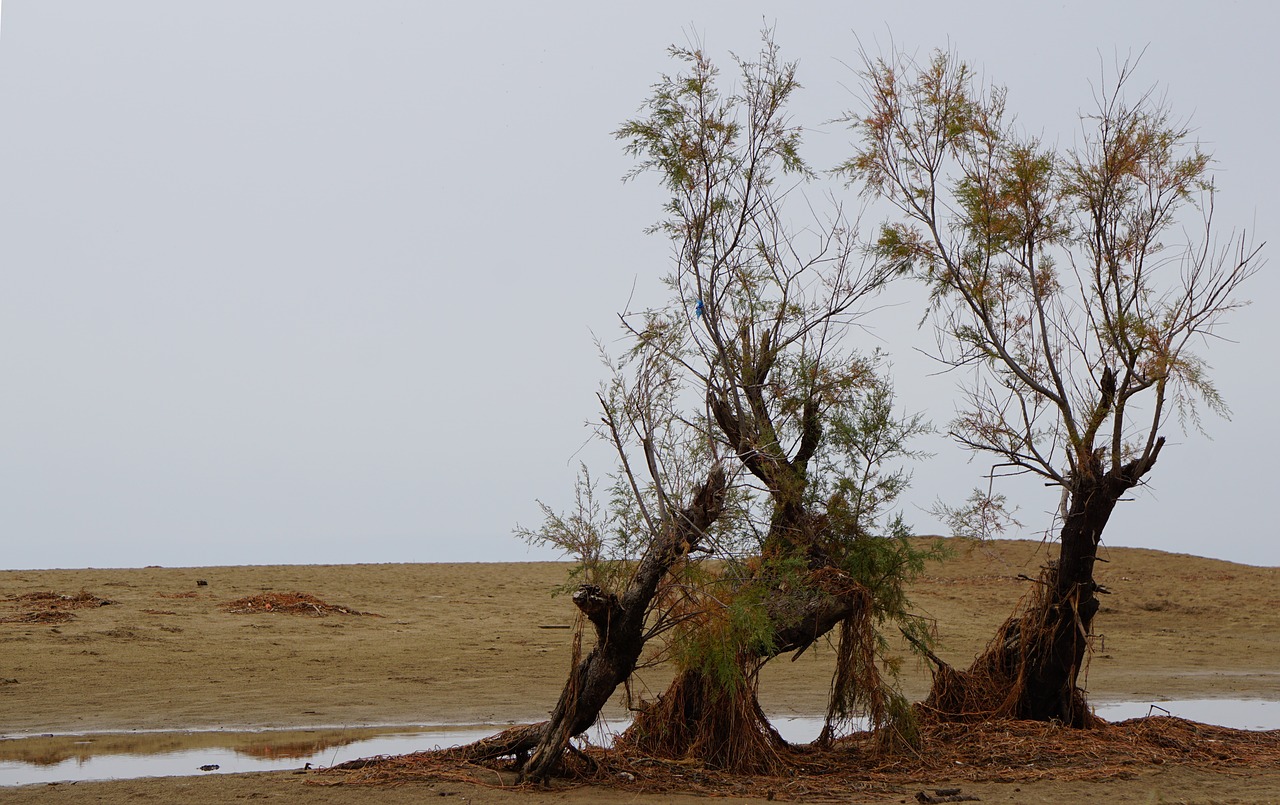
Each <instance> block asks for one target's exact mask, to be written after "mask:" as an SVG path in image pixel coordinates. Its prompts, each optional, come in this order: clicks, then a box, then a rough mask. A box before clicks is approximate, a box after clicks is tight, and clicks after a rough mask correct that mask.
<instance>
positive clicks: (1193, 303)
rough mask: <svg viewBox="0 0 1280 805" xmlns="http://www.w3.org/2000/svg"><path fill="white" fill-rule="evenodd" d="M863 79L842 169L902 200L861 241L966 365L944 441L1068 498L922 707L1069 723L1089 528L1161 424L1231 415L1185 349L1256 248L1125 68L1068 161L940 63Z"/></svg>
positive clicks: (1088, 611)
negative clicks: (989, 635)
mask: <svg viewBox="0 0 1280 805" xmlns="http://www.w3.org/2000/svg"><path fill="white" fill-rule="evenodd" d="M862 79H863V82H864V84H863V86H864V92H865V101H866V109H865V111H864V112H863V113H861V114H858V115H853V116H850V118H849V120H850V122H851V123H852V125H853V128H854V130H855V131H856V133H857V135H858V137H859V140H858V144H857V146H856V151H855V154H854V155H853V157H852V158H850V159H849V160H848V161H847V163H846V164H845V165H844V166H843V171H844V173H845V174H846V176H847V177H848V178H849V179H850V180H853V181H856V182H859V183H861V185H862V187H863V188H864V189H865V192H866V193H868V194H870V195H872V196H874V197H876V198H879V199H883V200H887V201H888V202H890V203H891V204H892V205H894V206H895V207H896V208H897V211H898V213H899V216H898V217H897V219H896V220H892V221H891V222H889V223H887V224H885V225H884V226H883V228H882V229H881V231H880V234H879V238H878V241H877V242H876V243H875V246H874V250H875V252H876V254H877V255H878V256H879V257H880V259H882V260H885V261H889V262H891V263H893V264H896V265H897V266H899V267H901V268H902V269H903V270H909V271H912V272H914V273H915V275H916V276H918V277H919V278H920V279H922V280H923V281H924V282H925V283H927V285H928V287H929V290H930V293H931V296H930V301H931V310H932V314H933V321H934V323H935V325H936V328H937V331H938V333H939V335H940V338H939V357H940V358H941V359H942V360H943V361H945V362H947V363H949V364H951V365H952V366H954V367H966V368H968V369H971V370H972V372H971V374H968V375H966V376H967V377H970V378H971V380H970V381H968V382H967V383H965V384H963V386H962V395H963V401H962V404H961V406H960V413H959V416H958V417H957V418H956V419H955V421H954V422H953V423H952V424H951V434H952V435H953V436H954V437H955V439H956V440H957V441H958V442H959V443H960V444H962V445H963V446H965V447H966V448H968V449H970V450H973V451H977V452H979V453H983V454H989V455H992V456H994V457H995V458H996V460H997V461H998V463H1000V464H1004V465H1011V466H1013V467H1015V468H1018V469H1019V470H1022V471H1025V472H1029V473H1034V474H1036V475H1039V476H1042V477H1043V478H1044V479H1045V481H1046V483H1047V484H1050V485H1054V486H1057V487H1061V489H1062V490H1063V492H1064V498H1063V501H1064V504H1063V506H1062V508H1061V512H1060V520H1059V521H1058V523H1057V527H1058V537H1059V542H1060V545H1059V552H1058V557H1057V560H1056V561H1055V562H1051V563H1050V565H1049V567H1047V568H1046V569H1045V571H1044V572H1043V574H1042V575H1041V578H1040V580H1039V589H1038V591H1037V592H1036V594H1034V595H1032V596H1030V597H1029V599H1028V600H1029V604H1027V605H1026V606H1025V609H1024V610H1023V611H1022V612H1020V613H1017V614H1015V616H1013V617H1012V618H1011V619H1010V620H1009V621H1008V622H1007V623H1006V624H1005V625H1004V626H1003V627H1002V629H1001V631H1000V633H999V634H998V635H997V638H996V639H995V640H994V641H993V642H992V644H991V646H990V647H989V648H988V650H987V653H986V654H984V655H983V656H982V657H980V658H979V659H978V660H977V661H976V662H975V663H974V665H973V666H972V667H971V668H970V669H969V671H968V672H967V674H961V673H958V672H955V671H953V670H952V669H950V668H946V667H940V668H939V671H940V673H939V674H937V675H935V686H934V691H933V694H932V696H931V698H930V700H929V701H928V702H927V704H928V705H929V706H932V707H934V708H936V709H938V710H939V711H942V712H944V713H948V714H951V715H963V714H966V713H970V714H975V715H976V714H982V715H990V714H991V713H993V712H1000V713H1004V714H1007V715H1013V716H1017V717H1024V718H1033V719H1042V720H1048V719H1059V720H1061V721H1063V722H1065V723H1068V724H1076V725H1083V724H1085V723H1087V722H1088V721H1089V720H1090V718H1091V716H1090V714H1089V711H1088V708H1087V706H1086V704H1085V701H1084V697H1083V694H1082V692H1081V691H1080V690H1079V688H1078V687H1077V675H1078V674H1079V672H1080V670H1081V668H1082V665H1083V663H1084V660H1085V652H1086V645H1087V642H1088V638H1089V636H1090V634H1091V630H1092V627H1093V620H1094V616H1095V614H1096V613H1097V611H1098V608H1099V603H1098V599H1097V595H1098V593H1100V592H1105V591H1104V590H1102V589H1101V588H1100V587H1099V586H1098V584H1097V583H1096V581H1095V579H1094V572H1093V571H1094V563H1095V561H1096V559H1097V551H1098V546H1099V543H1100V541H1101V539H1102V534H1103V530H1104V528H1105V527H1106V525H1107V521H1108V519H1109V518H1110V516H1111V513H1112V511H1113V509H1114V508H1115V506H1116V504H1117V502H1118V501H1119V500H1120V499H1121V497H1122V496H1124V495H1125V494H1126V493H1127V492H1129V491H1130V490H1131V489H1133V488H1134V487H1136V486H1138V485H1139V484H1142V483H1144V482H1145V479H1146V478H1147V477H1148V475H1149V473H1150V472H1151V470H1152V468H1153V467H1154V466H1155V464H1156V461H1157V460H1158V459H1159V458H1160V456H1161V455H1162V453H1163V451H1164V447H1165V435H1164V432H1165V430H1166V428H1167V426H1168V424H1169V422H1170V419H1171V418H1174V417H1175V416H1176V418H1177V419H1179V420H1181V422H1182V423H1183V426H1184V427H1185V426H1186V425H1187V424H1188V423H1190V424H1192V425H1194V426H1197V427H1198V426H1199V424H1200V420H1199V410H1200V407H1199V406H1202V405H1203V406H1206V407H1207V408H1208V409H1209V410H1211V411H1214V412H1217V413H1219V414H1223V415H1225V414H1226V413H1227V408H1226V405H1225V403H1224V402H1223V400H1222V398H1221V397H1220V396H1219V393H1218V391H1217V389H1216V388H1215V387H1214V385H1213V383H1212V382H1211V380H1210V377H1209V373H1208V367H1207V365H1206V363H1205V362H1204V360H1203V359H1202V358H1201V357H1200V356H1199V355H1198V354H1197V353H1196V352H1195V350H1196V349H1197V348H1199V347H1200V346H1202V345H1203V344H1204V343H1205V342H1206V340H1207V338H1208V337H1209V336H1212V335H1213V333H1214V331H1215V328H1216V327H1217V326H1218V325H1219V324H1220V322H1221V321H1222V320H1223V318H1224V316H1226V315H1227V314H1228V313H1230V312H1231V311H1233V310H1235V309H1236V308H1238V307H1239V306H1240V305H1241V304H1243V303H1242V302H1241V301H1240V299H1239V297H1238V296H1237V292H1238V290H1239V287H1240V285H1241V283H1243V282H1244V281H1245V280H1246V279H1248V278H1249V276H1250V275H1251V274H1253V273H1254V272H1255V271H1256V270H1257V269H1258V268H1259V266H1260V261H1259V248H1260V247H1254V246H1253V245H1252V244H1251V243H1250V242H1249V241H1248V240H1247V239H1246V238H1245V237H1244V236H1243V235H1240V236H1236V235H1232V236H1231V237H1228V238H1225V239H1220V238H1219V236H1218V234H1217V232H1216V231H1215V228H1214V226H1213V199H1214V185H1213V182H1212V179H1211V175H1210V166H1211V162H1210V158H1209V156H1208V155H1207V154H1206V153H1204V152H1203V151H1202V150H1201V149H1200V148H1199V146H1198V145H1197V144H1196V143H1195V142H1193V141H1192V139H1191V137H1190V132H1189V129H1188V128H1187V127H1186V125H1185V124H1183V123H1180V122H1178V121H1177V120H1175V119H1174V118H1173V116H1172V114H1171V112H1170V110H1169V109H1168V108H1167V106H1166V105H1164V104H1163V103H1162V102H1161V101H1159V100H1158V99H1157V98H1155V97H1154V96H1153V95H1151V94H1150V93H1144V94H1139V95H1138V96H1137V99H1136V100H1134V101H1130V100H1127V96H1128V94H1129V92H1128V90H1129V85H1130V84H1131V83H1132V65H1131V64H1125V65H1123V66H1122V67H1121V68H1120V69H1119V71H1118V74H1117V77H1116V78H1115V80H1114V81H1113V82H1111V83H1110V84H1109V87H1110V89H1109V90H1108V91H1107V92H1105V94H1101V95H1100V96H1099V97H1098V98H1097V109H1096V110H1094V111H1092V112H1090V113H1088V114H1084V115H1082V117H1081V123H1082V127H1081V128H1082V135H1081V136H1082V140H1081V142H1080V144H1079V145H1078V146H1076V147H1073V148H1062V149H1059V148H1054V147H1050V146H1048V145H1046V144H1045V143H1043V142H1041V141H1040V140H1038V139H1037V138H1035V137H1029V136H1026V135H1023V134H1020V133H1019V132H1018V130H1017V129H1016V128H1015V127H1014V125H1013V123H1012V120H1011V118H1010V117H1009V116H1008V115H1007V113H1006V92H1005V91H1004V90H1003V89H1000V88H989V87H984V86H981V85H980V84H979V82H978V81H977V80H976V79H975V77H974V75H973V73H972V72H971V70H970V69H969V67H967V66H966V65H965V64H964V63H963V62H962V61H960V60H959V59H957V58H956V57H955V56H954V55H952V54H949V53H941V52H938V53H935V54H934V55H933V57H932V58H931V59H930V60H929V61H928V63H925V64H918V63H915V62H913V61H911V60H909V59H907V58H905V57H901V56H895V57H891V58H889V59H883V58H881V59H873V58H869V57H867V58H864V62H863V70H862ZM1184 227H1189V228H1190V229H1191V230H1192V234H1191V235H1184V232H1185V231H1186V229H1184Z"/></svg>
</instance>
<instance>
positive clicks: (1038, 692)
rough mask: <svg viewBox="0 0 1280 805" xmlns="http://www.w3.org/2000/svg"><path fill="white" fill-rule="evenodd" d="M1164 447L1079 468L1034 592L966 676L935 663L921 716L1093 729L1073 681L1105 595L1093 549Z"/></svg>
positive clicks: (1091, 460) (1091, 718) (1093, 460)
mask: <svg viewBox="0 0 1280 805" xmlns="http://www.w3.org/2000/svg"><path fill="white" fill-rule="evenodd" d="M1163 443H1164V440H1163V439H1160V440H1158V442H1157V444H1156V447H1155V450H1154V451H1153V452H1152V453H1151V454H1150V457H1149V458H1148V459H1147V460H1145V461H1141V460H1136V461H1131V462H1128V463H1126V464H1124V465H1121V466H1119V467H1115V468H1113V469H1112V470H1111V471H1110V472H1106V473H1103V472H1102V469H1101V466H1100V457H1099V456H1097V455H1092V456H1090V457H1089V460H1088V462H1087V463H1086V462H1081V466H1082V468H1083V471H1082V472H1080V473H1078V474H1077V477H1075V478H1074V479H1073V483H1072V486H1071V489H1070V490H1069V491H1070V505H1069V507H1068V509H1067V511H1066V515H1065V518H1064V521H1063V525H1062V531H1061V534H1060V543H1061V544H1060V548H1059V551H1058V559H1057V561H1055V562H1051V563H1050V564H1049V566H1048V567H1046V568H1045V569H1044V570H1043V571H1042V572H1041V574H1040V578H1039V579H1037V580H1036V581H1037V584H1038V585H1039V586H1038V588H1037V589H1036V590H1035V591H1034V593H1033V594H1032V595H1030V596H1029V597H1028V598H1027V599H1026V601H1025V602H1024V604H1023V605H1022V606H1021V611H1020V612H1018V613H1015V614H1014V615H1013V616H1011V617H1010V618H1009V619H1008V620H1007V621H1005V622H1004V624H1003V625H1001V627H1000V629H999V631H998V632H997V633H996V637H995V639H993V640H992V641H991V643H990V645H988V647H987V649H986V651H985V652H983V654H982V655H980V656H979V657H978V658H977V659H976V660H975V661H974V663H973V665H972V666H970V667H969V669H968V670H967V671H963V672H960V671H956V670H954V669H952V668H950V667H949V666H947V665H946V664H945V663H943V662H942V661H941V660H940V659H938V658H937V657H932V659H933V661H934V664H935V665H936V666H937V668H936V671H935V673H934V681H933V687H932V690H931V691H930V693H929V697H928V698H927V699H926V700H925V702H924V707H925V709H926V710H928V711H931V712H933V713H934V714H935V715H937V716H939V717H942V718H946V719H976V718H991V717H1007V718H1024V719H1031V720H1035V721H1058V722H1061V723H1063V724H1067V725H1070V726H1074V727H1087V726H1090V725H1092V724H1093V723H1094V716H1093V713H1092V712H1091V711H1090V709H1089V705H1088V702H1087V701H1086V699H1085V695H1084V691H1082V690H1081V689H1080V687H1079V685H1078V684H1077V683H1078V680H1079V675H1080V671H1081V669H1082V668H1083V667H1084V664H1085V655H1086V652H1087V650H1088V644H1089V637H1090V635H1091V634H1092V633H1093V619H1094V616H1095V615H1097V613H1098V609H1099V607H1100V604H1099V602H1098V594H1099V593H1106V592H1108V591H1107V590H1105V589H1104V588H1103V587H1101V586H1100V585H1099V584H1098V583H1097V581H1096V580H1095V579H1094V577H1093V571H1094V565H1095V564H1096V562H1097V559H1098V546H1099V545H1100V544H1101V541H1102V532H1103V529H1105V528H1106V525H1107V521H1108V520H1109V519H1110V518H1111V513H1112V512H1113V511H1114V510H1115V507H1116V503H1118V502H1119V501H1120V498H1121V497H1123V496H1124V494H1125V493H1126V492H1128V491H1129V490H1130V489H1132V488H1133V487H1134V486H1136V485H1137V483H1138V482H1139V481H1140V480H1141V478H1142V476H1143V475H1145V474H1146V473H1147V472H1148V471H1149V470H1150V469H1151V467H1152V466H1154V464H1155V460H1156V457H1157V456H1158V454H1159V452H1160V447H1161V446H1162V445H1163Z"/></svg>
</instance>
